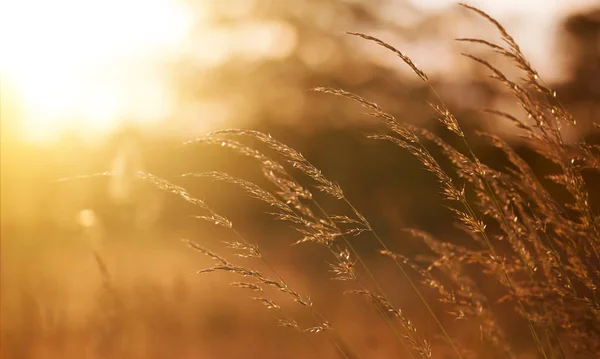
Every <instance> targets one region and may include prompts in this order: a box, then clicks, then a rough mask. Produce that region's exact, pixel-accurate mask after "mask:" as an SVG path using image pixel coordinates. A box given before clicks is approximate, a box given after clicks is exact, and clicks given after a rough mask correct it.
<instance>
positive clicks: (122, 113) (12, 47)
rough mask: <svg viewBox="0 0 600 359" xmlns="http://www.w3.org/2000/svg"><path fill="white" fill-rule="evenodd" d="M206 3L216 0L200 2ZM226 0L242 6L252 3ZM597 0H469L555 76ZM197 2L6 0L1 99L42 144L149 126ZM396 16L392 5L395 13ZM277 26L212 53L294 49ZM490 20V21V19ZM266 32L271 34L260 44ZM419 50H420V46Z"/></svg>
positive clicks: (424, 2) (433, 7)
mask: <svg viewBox="0 0 600 359" xmlns="http://www.w3.org/2000/svg"><path fill="white" fill-rule="evenodd" d="M203 1H204V2H205V3H207V2H208V1H209V0H198V2H196V3H195V4H196V5H198V4H202V3H203ZM222 1H232V4H239V3H240V2H243V1H246V0H222ZM281 1H301V0H281ZM409 1H412V2H413V5H415V6H416V7H418V8H420V9H423V10H426V11H430V12H438V13H443V12H446V11H460V10H459V9H457V7H456V1H452V0H409ZM594 3H597V0H595V1H594V0H564V1H561V0H471V1H469V4H471V5H474V6H477V7H480V8H481V9H483V10H484V11H487V12H488V13H490V14H493V15H494V17H496V18H497V19H498V20H500V21H501V22H502V23H503V24H505V26H506V27H507V28H508V29H509V30H510V32H511V33H512V34H514V36H515V38H516V40H517V42H518V43H519V44H521V45H522V47H523V49H524V52H525V54H526V56H528V57H529V59H530V61H531V62H532V64H533V65H534V67H535V68H536V69H538V70H539V71H540V73H541V74H545V75H546V76H544V77H545V79H549V80H550V81H552V80H553V79H556V76H555V75H556V74H559V73H560V71H553V70H555V66H556V65H557V61H548V59H551V58H554V56H553V53H554V52H555V51H556V49H555V47H554V36H553V35H554V34H555V33H556V31H557V30H558V26H559V24H560V19H561V18H562V17H564V16H565V14H568V13H570V12H573V11H577V10H580V9H583V8H585V7H588V6H590V5H593V4H594ZM196 9H197V10H198V9H199V11H198V12H197V13H194V14H190V13H189V12H186V8H185V7H184V6H183V4H182V3H181V2H179V1H177V0H53V1H51V2H50V1H47V0H9V1H6V2H5V3H3V5H2V11H0V42H1V44H2V46H1V47H0V51H2V53H1V56H0V73H1V74H2V77H1V81H2V84H1V85H2V92H1V93H0V96H2V100H3V102H4V101H6V100H7V99H8V98H9V97H10V99H11V101H16V102H18V104H19V106H20V111H19V114H18V116H19V121H18V122H19V127H20V129H21V130H22V132H23V133H24V135H25V137H27V138H28V139H31V140H34V141H37V140H45V139H49V138H50V139H51V138H56V137H57V136H58V135H60V134H61V133H64V132H65V131H71V130H73V129H76V130H77V131H79V132H81V133H86V134H104V133H108V132H110V131H112V130H114V129H115V128H116V127H118V126H119V124H120V123H121V121H123V118H130V119H135V121H138V122H139V123H141V124H144V125H150V124H152V123H155V122H159V121H161V120H162V119H164V118H165V117H166V116H168V115H169V114H170V113H173V111H174V108H173V107H174V106H176V100H175V99H173V98H172V97H173V96H174V93H173V90H172V88H171V87H170V86H171V84H170V83H169V79H168V78H167V77H166V76H167V75H166V71H165V69H164V67H163V66H165V64H168V63H170V62H172V61H176V59H177V56H180V55H182V54H186V53H189V48H190V47H192V46H194V45H193V44H190V43H189V42H186V39H187V38H188V35H189V34H190V32H191V31H192V30H193V29H194V26H196V25H197V23H198V22H202V21H203V20H202V19H204V18H206V16H205V15H206V14H203V13H202V9H203V7H202V6H197V7H196ZM394 16H395V13H394V12H390V18H392V19H393V18H394ZM132 19H135V26H132ZM271 25H273V24H271ZM271 25H269V24H265V26H262V27H261V28H260V29H258V30H256V29H254V30H256V31H258V32H256V31H255V32H250V31H249V30H252V29H241V30H240V31H238V33H237V35H236V33H232V34H230V35H232V36H224V35H223V34H221V35H223V36H221V35H219V36H217V37H216V40H217V41H216V42H215V43H214V44H212V48H213V49H214V51H210V52H206V53H205V55H207V56H209V57H210V59H209V60H211V59H212V60H214V61H222V60H223V59H224V58H225V57H226V55H227V54H234V55H239V54H240V53H242V54H244V53H247V52H248V51H247V50H248V49H247V47H248V46H249V44H255V45H256V46H259V47H261V48H260V49H258V50H257V51H263V52H264V53H265V54H267V55H268V54H270V51H269V49H271V48H272V49H274V50H281V49H282V48H283V49H285V47H282V46H281V44H280V43H277V41H275V40H277V39H279V38H281V36H282V35H281V34H284V33H285V31H284V30H285V29H282V28H281V26H279V27H278V26H274V25H273V26H271ZM482 26H489V25H484V23H483V22H482ZM73 29H77V30H76V31H73ZM254 30H253V31H254ZM259 30H260V31H259ZM206 31H208V32H209V33H211V32H210V28H208V29H206ZM212 34H213V35H214V34H217V32H212ZM273 34H278V35H277V36H274V35H273ZM217 35H218V34H217ZM245 35H248V36H245ZM263 35H264V36H263ZM213 37H214V36H213ZM248 37H249V38H250V39H252V41H250V39H248ZM257 37H261V38H262V37H264V39H265V41H256V39H257ZM284 38H285V37H284ZM227 39H229V40H231V41H229V40H227ZM269 39H270V40H269ZM273 39H275V40H273ZM225 40H227V41H229V43H230V44H229V45H227V46H230V47H232V48H230V49H226V48H221V51H218V49H217V48H216V47H215V46H217V45H219V44H223V43H227V41H225ZM267 40H268V41H267ZM271 40H273V41H271ZM196 45H197V44H196ZM265 46H266V47H265ZM235 47H240V48H239V49H235ZM422 47H423V48H422V49H421V52H423V51H425V56H422V58H423V59H430V61H432V63H430V64H422V63H420V64H421V65H423V66H424V68H427V69H428V71H432V69H433V70H434V71H435V66H443V64H441V63H440V61H439V59H440V58H442V56H443V54H441V53H440V54H439V57H437V56H436V57H431V56H429V55H428V52H430V51H432V50H431V49H430V48H427V46H426V44H425V45H423V46H422ZM436 51H437V50H436ZM271 52H272V51H271ZM415 52H417V55H418V50H415ZM224 54H225V55H224ZM217 55H219V56H217ZM271 55H273V54H271ZM275 55H277V54H275ZM283 55H285V53H283ZM215 56H217V57H215ZM278 56H279V55H278ZM215 59H216V60H215ZM7 96H9V97H7ZM4 108H5V106H2V108H0V111H4V110H3V109H4ZM2 115H6V114H5V113H2Z"/></svg>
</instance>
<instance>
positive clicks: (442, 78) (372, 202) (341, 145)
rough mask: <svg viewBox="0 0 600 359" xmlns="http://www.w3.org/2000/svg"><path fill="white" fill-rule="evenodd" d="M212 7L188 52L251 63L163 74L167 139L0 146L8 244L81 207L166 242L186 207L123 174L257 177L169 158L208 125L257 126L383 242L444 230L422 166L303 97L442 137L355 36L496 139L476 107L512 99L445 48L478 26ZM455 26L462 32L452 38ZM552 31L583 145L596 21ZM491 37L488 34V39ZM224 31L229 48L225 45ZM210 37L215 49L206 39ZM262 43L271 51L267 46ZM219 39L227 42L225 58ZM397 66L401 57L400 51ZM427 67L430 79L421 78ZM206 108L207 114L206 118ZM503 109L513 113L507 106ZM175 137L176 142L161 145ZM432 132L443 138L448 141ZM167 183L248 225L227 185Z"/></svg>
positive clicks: (248, 167) (314, 2) (198, 154)
mask: <svg viewBox="0 0 600 359" xmlns="http://www.w3.org/2000/svg"><path fill="white" fill-rule="evenodd" d="M203 3H204V6H206V2H203ZM208 3H209V6H210V9H209V10H207V9H206V8H204V9H203V10H202V11H208V13H210V19H209V22H210V26H209V27H207V26H204V27H199V28H198V29H197V31H196V32H195V33H194V36H192V38H191V39H190V41H191V43H195V42H197V43H198V47H197V48H195V50H194V51H197V52H198V54H197V56H200V57H202V56H203V58H206V56H212V55H210V54H211V53H214V52H218V51H224V50H223V46H230V47H231V46H238V47H239V46H240V44H239V39H240V38H241V39H242V40H243V42H251V43H252V44H249V45H248V46H251V47H252V46H255V47H257V48H258V50H256V49H254V50H253V51H257V53H258V55H257V54H253V53H252V51H250V50H249V51H250V52H248V53H244V52H235V51H233V52H232V51H229V52H228V53H227V54H228V55H227V56H225V57H223V59H222V61H216V62H213V63H211V64H210V66H207V65H206V63H203V62H202V61H198V58H197V57H194V56H187V57H184V58H182V59H181V61H180V62H178V63H176V64H175V65H174V66H172V67H171V68H170V71H172V72H173V76H172V79H173V87H174V88H176V89H177V91H178V96H179V98H180V99H181V104H182V105H181V108H182V112H181V113H175V114H173V116H172V117H171V118H169V119H168V120H167V121H165V123H164V129H163V130H164V131H159V132H158V133H154V134H148V133H146V132H143V131H140V130H139V129H135V128H129V129H122V130H121V131H120V132H119V133H117V134H115V135H114V136H113V137H112V138H111V139H109V140H108V141H107V142H106V143H103V144H102V145H98V146H88V145H86V144H85V143H84V142H82V140H80V139H77V138H74V137H71V138H66V139H65V140H64V141H61V142H60V143H58V144H57V145H53V146H52V148H47V147H44V146H43V145H30V144H27V145H26V144H19V143H12V144H11V148H10V150H8V148H6V147H5V148H6V149H7V150H3V151H2V197H3V200H2V214H3V215H2V219H3V220H2V229H3V237H4V233H5V232H4V231H11V232H10V233H16V232H19V231H20V229H22V228H23V227H24V226H25V227H27V228H29V231H30V232H31V231H33V232H35V231H41V230H48V229H50V230H56V229H57V228H58V230H59V231H62V230H64V229H65V228H71V229H73V228H76V227H77V224H76V221H74V218H75V217H76V213H78V212H77V211H79V210H81V209H82V208H92V209H93V210H94V211H96V212H97V213H98V216H99V218H101V219H102V220H103V223H104V225H105V226H106V227H107V228H109V229H110V230H120V229H119V228H121V229H122V230H131V228H139V227H140V226H141V227H145V226H148V225H151V226H155V225H157V226H158V227H160V228H165V229H173V228H177V227H178V226H181V225H183V224H184V223H186V220H185V218H186V217H185V216H186V215H187V214H190V208H189V207H187V206H183V205H181V202H179V201H177V200H175V199H173V198H170V197H169V196H165V195H164V194H160V193H156V191H154V190H153V189H150V188H140V186H138V185H137V184H136V185H131V183H128V182H127V181H132V177H133V174H132V173H134V171H133V169H135V170H137V169H142V170H146V171H149V172H152V173H156V174H157V175H160V176H164V177H166V178H173V176H176V175H178V174H181V173H184V172H191V171H207V170H228V171H231V172H233V174H235V175H240V176H243V177H244V176H245V177H246V178H248V177H251V178H248V179H253V180H260V179H259V175H258V172H257V171H255V169H254V170H253V169H252V164H251V163H250V162H249V161H245V160H243V159H241V158H237V157H235V156H231V154H230V153H227V152H226V151H223V150H220V149H217V148H206V147H205V148H194V147H189V148H181V147H180V146H178V143H179V142H180V141H181V140H182V139H184V140H187V139H189V137H190V136H193V135H196V134H200V133H201V132H202V131H204V130H206V126H205V125H204V124H203V122H210V123H212V126H213V127H216V128H223V127H237V126H241V127H252V128H256V129H259V130H262V131H265V132H269V133H271V134H273V136H274V137H276V138H278V139H280V140H281V141H283V142H285V143H287V144H289V145H292V146H293V147H295V148H297V149H299V150H300V151H301V152H302V153H303V154H305V156H306V157H307V158H309V159H310V160H311V161H313V163H314V164H315V165H316V166H317V167H319V168H321V169H323V171H324V173H325V174H326V175H327V176H328V177H330V178H331V179H333V180H335V181H338V182H339V183H340V184H341V185H342V187H343V188H345V190H346V192H347V193H348V195H349V197H350V198H351V199H353V200H354V201H355V202H356V204H357V205H359V206H360V207H361V208H362V209H363V211H364V212H365V213H366V214H367V215H370V216H371V217H372V218H375V219H377V220H375V223H376V224H377V225H379V226H382V227H385V228H387V229H388V230H390V231H393V230H394V229H395V228H396V227H403V226H417V227H421V228H424V229H426V230H432V229H434V227H435V224H436V223H439V222H440V220H446V221H448V220H450V218H449V216H448V213H447V212H446V211H445V210H444V208H443V207H442V206H440V205H439V204H440V202H439V196H438V190H437V187H436V184H435V181H434V179H433V178H430V176H428V175H427V174H426V173H425V172H424V171H422V170H421V169H420V165H419V164H418V162H417V161H415V160H413V159H412V158H411V157H410V156H409V155H407V154H406V153H404V152H403V151H401V150H399V149H397V148H394V147H392V146H388V145H385V144H379V143H372V142H369V141H367V140H365V139H364V137H363V135H362V134H363V133H364V132H370V131H373V130H374V129H375V128H377V124H376V123H374V122H373V120H372V119H370V118H369V117H368V116H364V114H363V112H364V111H363V110H362V109H360V108H359V107H357V106H356V105H354V104H351V103H348V102H347V101H343V100H341V99H338V98H333V97H330V96H324V95H321V94H316V93H313V92H311V91H310V89H311V88H313V87H316V86H329V87H334V88H343V89H345V90H347V91H350V92H354V93H357V94H360V95H361V96H364V97H365V98H367V99H369V100H372V101H375V102H377V103H378V104H380V105H381V106H382V107H383V108H384V109H385V110H387V111H388V112H390V113H393V114H394V115H396V116H397V117H398V118H400V119H402V120H403V121H407V122H410V123H418V124H420V125H423V126H426V127H429V128H431V129H433V130H435V131H436V132H437V130H438V129H437V127H436V125H435V122H434V121H431V120H432V119H433V115H434V114H433V112H432V111H431V109H429V107H428V106H427V103H426V101H427V99H428V96H430V93H429V91H428V89H427V88H426V87H425V86H424V85H423V84H422V83H421V82H419V80H418V78H417V77H416V76H415V75H414V74H412V73H411V72H410V70H409V69H407V68H406V66H405V65H404V64H403V63H402V62H401V61H400V60H399V59H397V58H396V57H395V56H394V55H393V54H392V53H390V52H389V51H386V50H384V49H381V48H379V47H377V46H376V45H375V44H373V43H368V42H365V41H364V40H361V39H358V38H356V37H352V36H350V35H347V34H345V31H346V30H348V31H357V32H365V33H369V34H373V35H375V36H381V37H382V39H383V40H386V41H389V42H390V43H391V44H392V45H394V46H397V47H398V49H400V50H401V51H404V48H403V46H404V45H407V48H408V49H412V50H414V51H415V58H414V59H416V61H417V63H419V62H420V61H421V60H423V61H425V60H427V64H429V63H431V62H433V63H436V62H443V63H444V66H447V67H449V69H448V68H447V69H446V70H444V71H441V70H440V71H438V70H439V69H436V70H434V71H433V74H430V75H432V76H430V77H431V78H432V82H433V83H434V85H435V86H436V87H437V88H438V90H439V92H440V94H441V96H442V97H443V98H444V100H445V101H447V103H448V105H449V107H450V108H451V109H453V110H454V111H455V115H456V116H457V117H458V118H460V119H461V120H462V121H464V123H468V124H470V126H471V127H474V128H487V129H490V130H492V131H494V130H496V129H498V128H499V127H497V125H495V123H496V120H495V119H492V118H490V117H482V116H481V114H480V112H479V109H480V108H483V107H495V106H497V105H503V104H506V103H508V102H510V98H509V97H507V95H506V94H505V93H504V92H502V90H500V89H499V86H497V85H496V84H494V83H493V82H492V81H490V80H489V79H486V77H487V76H486V75H487V73H486V72H485V71H483V69H482V68H481V67H479V66H476V65H474V64H471V63H469V62H468V61H467V60H466V59H461V57H460V55H459V53H460V51H461V50H464V48H463V47H461V46H463V45H459V44H454V43H453V41H452V38H450V37H449V36H448V34H449V33H448V31H450V30H452V31H456V29H460V31H461V32H462V36H465V37H466V36H478V35H479V32H480V31H479V27H480V26H481V25H482V24H481V23H476V22H474V21H480V19H474V18H473V17H472V16H466V15H465V13H464V12H462V10H460V9H453V10H452V12H451V13H450V14H449V13H447V12H444V13H428V12H425V11H424V10H422V9H420V8H418V7H415V6H414V5H412V3H410V2H388V1H384V0H377V1H370V2H361V1H351V0H348V1H342V2H339V1H319V0H308V1H279V0H256V1H214V2H208ZM189 6H190V8H191V9H193V8H194V6H195V2H194V1H189ZM198 11H200V10H198ZM399 19H400V20H399ZM464 23H467V24H470V25H471V27H469V26H466V27H463V26H460V27H459V26H458V24H464ZM265 24H267V25H268V26H267V27H265ZM205 25H206V24H205ZM563 28H564V31H563V33H564V35H563V37H562V38H561V47H562V48H563V49H564V53H565V55H564V58H566V60H567V62H568V69H569V70H568V71H569V76H567V78H568V81H567V82H565V83H561V84H556V86H555V87H556V88H557V90H558V93H559V97H560V99H561V100H562V101H563V102H564V104H565V105H566V106H567V107H568V108H570V109H572V110H573V112H574V115H575V116H576V118H577V119H578V122H580V123H581V129H582V131H583V132H581V133H580V134H579V135H582V136H588V137H590V138H591V137H592V136H593V132H592V131H591V130H590V125H589V124H590V122H591V121H592V120H593V119H594V118H595V119H597V118H598V113H599V112H598V111H599V106H600V87H599V86H600V81H599V80H598V79H600V9H597V10H593V11H590V12H588V13H585V14H575V15H572V16H570V17H569V18H568V19H566V20H565V22H564V24H563ZM207 29H208V30H207ZM261 29H262V30H261ZM488 30H489V31H490V34H493V32H492V31H493V29H492V28H489V29H488ZM486 31H487V30H486ZM509 31H510V29H509ZM227 32H230V34H229V35H228V36H226V35H223V34H227ZM217 33H218V34H222V36H221V35H219V36H215V34H217ZM232 34H233V35H232ZM243 34H245V35H244V36H246V37H243V36H242V35H243ZM253 34H255V35H256V37H255V38H254V37H253ZM259 35H260V36H259ZM265 36H266V37H267V38H269V39H270V40H268V41H267V42H266V44H263V42H264V41H266V40H264V38H263V37H265ZM236 39H237V40H236ZM227 41H229V42H231V41H238V43H236V44H233V45H231V44H229V45H227ZM211 44H212V45H211ZM261 44H262V45H261ZM448 46H449V47H450V50H452V52H453V53H455V55H456V57H455V58H445V57H443V56H442V57H439V58H438V57H437V54H438V50H439V51H441V53H445V52H444V51H442V50H448ZM261 49H262V50H261ZM469 51H470V52H472V53H475V54H478V55H479V54H482V56H485V57H486V58H487V59H490V56H493V55H490V54H488V53H485V52H483V49H480V48H477V47H470V48H469ZM207 54H208V55H207ZM407 54H408V55H409V56H410V55H411V53H410V51H407ZM483 54H485V55H483ZM432 58H433V59H432ZM548 61H557V60H556V59H548ZM533 65H534V67H535V64H533ZM424 70H425V71H426V72H428V68H427V66H424ZM507 71H511V70H510V69H508V70H507ZM200 100H201V101H200ZM199 102H201V104H199ZM513 102H514V101H513ZM207 103H208V104H211V103H212V104H213V105H208V106H206V105H202V104H207ZM503 110H505V111H507V112H511V111H510V110H511V109H510V108H509V109H506V108H503ZM219 116H220V117H219ZM4 122H5V121H3V123H4ZM4 129H5V126H4V124H3V130H4ZM3 132H4V131H3ZM174 132H176V133H177V134H176V136H165V134H170V133H174ZM182 133H183V134H185V136H184V137H185V138H182V136H181V135H182ZM504 133H505V134H506V131H505V132H504ZM440 135H441V136H442V137H444V132H443V131H442V132H440ZM5 138H6V136H3V147H4V144H5V143H6V141H5ZM132 148H135V150H132ZM479 150H480V151H482V152H483V153H486V151H487V150H485V149H479ZM484 156H485V154H484ZM111 168H112V169H115V168H118V169H120V170H122V172H123V175H122V176H120V177H118V178H116V179H110V180H109V179H106V178H92V179H85V180H77V181H68V182H51V180H53V179H56V178H61V177H69V176H77V175H81V174H90V173H97V172H102V171H106V170H109V169H111ZM253 171H254V172H253ZM252 176H254V177H252ZM176 180H177V181H179V183H181V184H182V185H186V186H190V187H191V189H192V191H195V193H198V195H199V196H201V197H205V198H206V199H207V200H208V201H209V203H211V204H213V203H214V204H215V207H219V209H222V210H224V211H225V212H235V211H241V210H242V209H241V208H244V209H243V212H244V215H245V216H253V215H254V214H253V213H255V212H256V210H255V209H254V207H243V206H233V205H232V204H234V203H236V202H239V201H244V200H242V199H240V198H239V197H240V193H239V192H237V193H236V192H235V191H232V190H231V188H228V187H226V186H221V185H217V184H214V183H210V182H202V181H200V182H201V183H190V182H187V183H186V182H184V181H180V180H178V179H176ZM114 181H121V182H120V183H116V184H115V182H114ZM123 188H129V197H128V195H127V192H122V191H121V190H122V189H123ZM216 188H218V189H222V190H218V191H216V190H214V189H216ZM115 191H116V192H119V191H121V192H120V194H115V193H116V192H115ZM231 192H234V193H231ZM111 193H112V194H111ZM107 194H108V195H107ZM596 198H597V197H596ZM248 203H249V204H251V203H253V202H248ZM248 208H249V209H248ZM140 212H141V214H140ZM140 218H142V219H141V220H140ZM243 218H246V217H243ZM245 220H248V221H252V219H245ZM140 221H141V222H140ZM69 223H70V224H69ZM73 223H75V224H73ZM136 223H137V224H136ZM140 223H142V224H140ZM73 230H74V229H73ZM6 233H8V232H6Z"/></svg>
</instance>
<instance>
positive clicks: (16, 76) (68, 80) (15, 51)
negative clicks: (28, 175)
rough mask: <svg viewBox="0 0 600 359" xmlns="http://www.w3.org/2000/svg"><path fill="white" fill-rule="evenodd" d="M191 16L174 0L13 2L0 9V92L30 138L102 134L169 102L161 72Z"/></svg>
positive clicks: (151, 116) (165, 109)
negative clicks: (10, 102) (70, 133)
mask: <svg viewBox="0 0 600 359" xmlns="http://www.w3.org/2000/svg"><path fill="white" fill-rule="evenodd" d="M191 25H192V18H191V17H190V15H189V14H188V13H187V12H186V11H185V9H184V8H183V6H182V4H180V3H177V2H176V0H85V1H82V0H55V1H46V0H13V1H9V2H7V3H5V4H4V5H3V9H2V11H1V13H0V40H1V43H2V55H1V56H0V72H1V73H2V96H3V97H4V96H10V98H11V99H12V100H14V101H16V108H18V115H16V116H18V119H15V120H14V121H15V122H17V128H18V130H19V131H20V132H21V133H22V135H23V136H24V137H25V138H27V139H30V140H48V139H52V138H55V137H56V136H57V135H59V134H61V133H64V132H66V131H75V132H76V133H78V134H85V135H91V134H98V133H106V132H108V131H110V130H112V129H114V128H115V127H117V126H118V125H119V124H120V123H121V122H122V121H135V122H144V123H148V122H151V121H156V120H158V119H161V118H164V117H165V116H166V115H167V114H168V113H169V111H170V108H171V106H173V100H172V99H171V98H170V96H172V91H170V90H169V86H168V84H167V81H166V78H165V75H164V74H165V72H164V71H162V69H161V66H164V65H166V64H167V63H168V62H169V61H170V60H172V59H173V56H176V53H177V51H180V50H179V49H180V47H181V43H182V42H183V41H184V38H185V36H186V34H187V33H188V31H189V29H190V27H191Z"/></svg>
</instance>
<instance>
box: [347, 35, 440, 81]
mask: <svg viewBox="0 0 600 359" xmlns="http://www.w3.org/2000/svg"><path fill="white" fill-rule="evenodd" d="M347 34H349V35H353V36H358V37H361V38H363V39H365V40H369V41H373V42H375V43H376V44H377V45H379V46H383V47H385V48H386V49H388V50H390V51H392V52H393V53H395V54H396V55H398V57H400V58H401V59H402V61H404V63H405V64H407V65H408V66H409V67H410V68H411V69H412V70H413V71H414V72H415V73H416V74H417V76H419V77H420V78H421V80H423V81H425V82H428V81H429V79H428V78H427V75H426V74H425V73H424V72H423V71H421V70H420V69H419V68H418V67H417V65H416V64H415V63H414V62H413V61H412V60H411V59H410V57H408V56H406V55H404V54H403V53H402V52H400V50H398V49H396V48H395V47H393V46H392V45H390V44H388V43H387V42H385V41H382V40H380V39H378V38H376V37H373V36H370V35H365V34H361V33H359V32H348V33H347Z"/></svg>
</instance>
